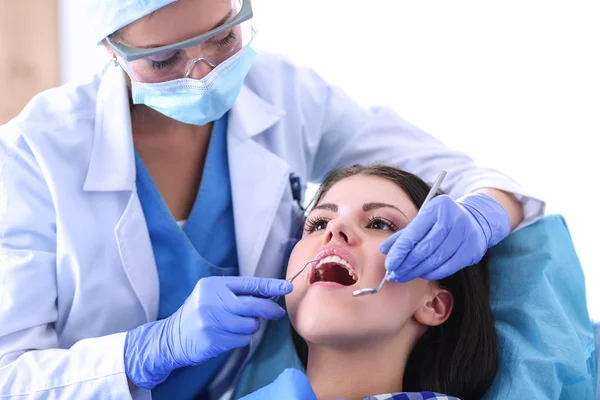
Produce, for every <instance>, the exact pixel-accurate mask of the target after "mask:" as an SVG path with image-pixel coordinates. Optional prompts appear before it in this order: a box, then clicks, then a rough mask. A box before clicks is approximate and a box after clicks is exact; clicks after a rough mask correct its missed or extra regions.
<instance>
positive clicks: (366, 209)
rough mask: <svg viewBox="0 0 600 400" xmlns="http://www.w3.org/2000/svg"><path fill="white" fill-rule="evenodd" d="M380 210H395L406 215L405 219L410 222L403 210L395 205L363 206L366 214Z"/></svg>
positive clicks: (374, 204) (376, 204)
mask: <svg viewBox="0 0 600 400" xmlns="http://www.w3.org/2000/svg"><path fill="white" fill-rule="evenodd" d="M379 208H393V209H394V210H396V211H398V212H399V213H400V214H402V215H404V218H406V220H407V221H410V220H409V219H408V217H407V216H406V214H404V212H403V211H402V210H401V209H399V208H398V207H396V206H394V205H391V204H386V203H365V204H363V211H364V212H368V211H373V210H377V209H379Z"/></svg>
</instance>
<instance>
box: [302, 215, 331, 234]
mask: <svg viewBox="0 0 600 400" xmlns="http://www.w3.org/2000/svg"><path fill="white" fill-rule="evenodd" d="M328 222H329V220H328V219H327V218H323V217H314V218H309V219H308V220H307V221H306V225H304V231H305V232H306V233H312V232H316V231H320V230H323V229H325V228H327V223H328Z"/></svg>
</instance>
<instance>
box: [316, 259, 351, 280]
mask: <svg viewBox="0 0 600 400" xmlns="http://www.w3.org/2000/svg"><path fill="white" fill-rule="evenodd" d="M356 280H357V277H356V273H355V272H354V269H353V268H352V266H350V264H349V263H348V262H347V261H346V260H344V259H343V258H341V257H339V256H328V257H324V258H323V259H321V260H320V261H319V263H318V264H317V265H316V266H315V267H314V268H313V269H312V274H311V276H310V283H311V284H312V283H315V282H336V283H339V284H340V285H344V286H352V285H354V284H355V283H356Z"/></svg>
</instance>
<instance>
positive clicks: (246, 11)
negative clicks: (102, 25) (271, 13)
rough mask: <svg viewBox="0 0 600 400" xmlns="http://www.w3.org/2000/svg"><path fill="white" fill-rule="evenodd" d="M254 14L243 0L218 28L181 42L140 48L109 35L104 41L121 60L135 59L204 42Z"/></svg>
mask: <svg viewBox="0 0 600 400" xmlns="http://www.w3.org/2000/svg"><path fill="white" fill-rule="evenodd" d="M253 16H254V13H253V11H252V3H251V0H243V3H242V8H241V9H240V12H239V13H238V14H237V15H236V16H235V17H234V18H233V19H232V20H231V21H228V22H226V23H224V24H223V25H221V26H219V27H218V28H215V29H212V30H210V31H208V32H206V33H203V34H202V35H199V36H196V37H193V38H190V39H187V40H184V41H181V42H177V43H173V44H168V45H165V46H160V47H154V48H152V49H142V48H138V47H129V46H127V45H125V44H123V43H120V42H115V41H114V40H112V39H111V38H110V36H109V37H107V38H106V41H107V42H108V44H109V45H110V47H111V48H112V50H113V51H114V52H115V53H116V55H117V56H118V57H119V58H121V59H122V60H123V61H127V62H130V61H136V60H139V59H142V58H146V57H151V56H154V55H157V54H160V53H165V52H168V51H174V50H180V49H183V48H186V47H193V46H198V45H200V44H202V43H204V42H206V41H207V40H209V39H211V38H212V37H214V36H216V35H218V34H220V33H222V32H225V31H226V30H228V29H231V28H233V27H234V26H236V25H239V24H241V23H243V22H246V21H248V20H250V19H252V17H253Z"/></svg>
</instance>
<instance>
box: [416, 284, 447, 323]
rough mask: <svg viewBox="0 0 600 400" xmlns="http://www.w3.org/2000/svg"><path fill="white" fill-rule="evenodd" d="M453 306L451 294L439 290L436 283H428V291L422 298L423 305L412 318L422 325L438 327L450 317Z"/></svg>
mask: <svg viewBox="0 0 600 400" xmlns="http://www.w3.org/2000/svg"><path fill="white" fill-rule="evenodd" d="M453 305H454V297H453V296H452V293H450V292H449V291H447V290H446V289H442V288H440V287H439V285H438V284H437V283H435V282H430V284H429V289H428V291H427V293H426V294H425V296H423V303H422V304H421V306H420V307H419V308H418V309H417V311H415V313H414V315H413V316H414V318H415V320H417V322H418V323H420V324H422V325H425V326H438V325H441V324H443V323H444V322H446V320H447V319H448V318H449V317H450V313H451V312H452V307H453Z"/></svg>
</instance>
